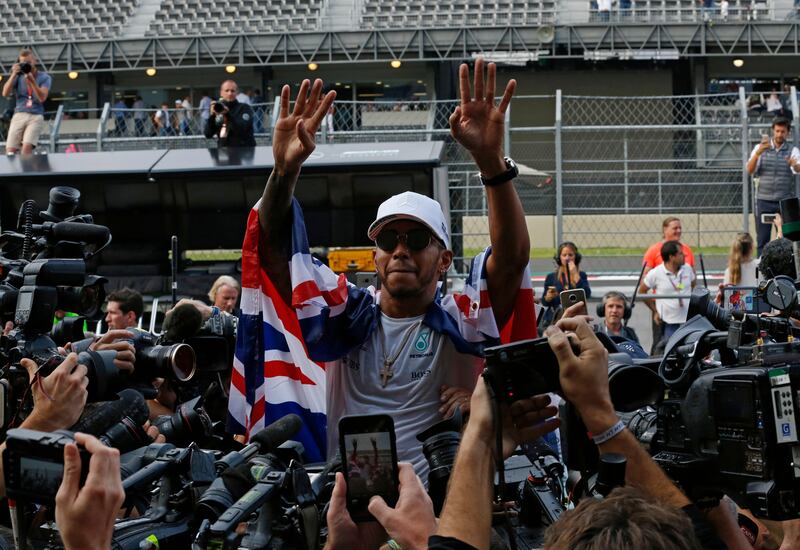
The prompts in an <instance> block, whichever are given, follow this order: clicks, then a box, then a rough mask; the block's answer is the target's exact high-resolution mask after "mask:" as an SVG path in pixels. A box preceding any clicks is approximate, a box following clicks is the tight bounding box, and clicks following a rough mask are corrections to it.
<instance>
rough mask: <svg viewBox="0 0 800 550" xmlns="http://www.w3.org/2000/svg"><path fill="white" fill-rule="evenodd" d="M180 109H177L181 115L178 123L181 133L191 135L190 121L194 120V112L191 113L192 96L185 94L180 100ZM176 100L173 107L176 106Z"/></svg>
mask: <svg viewBox="0 0 800 550" xmlns="http://www.w3.org/2000/svg"><path fill="white" fill-rule="evenodd" d="M180 105H181V110H180V111H178V112H179V113H180V116H181V121H180V124H179V125H178V126H179V128H180V131H181V135H183V136H190V135H192V121H193V120H194V113H192V96H190V95H186V96H185V97H184V98H183V100H182V101H181V102H180ZM177 106H178V105H177V102H176V105H175V107H177Z"/></svg>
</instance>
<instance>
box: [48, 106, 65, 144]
mask: <svg viewBox="0 0 800 550" xmlns="http://www.w3.org/2000/svg"><path fill="white" fill-rule="evenodd" d="M63 118H64V105H59V106H58V111H56V118H55V120H53V127H52V128H51V129H50V152H51V153H55V152H56V151H58V131H59V129H60V128H61V120H62V119H63Z"/></svg>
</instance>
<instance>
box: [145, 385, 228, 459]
mask: <svg viewBox="0 0 800 550" xmlns="http://www.w3.org/2000/svg"><path fill="white" fill-rule="evenodd" d="M202 399H203V397H202V396H200V397H195V398H194V399H192V400H191V401H187V402H186V403H183V404H182V405H181V406H180V407H178V410H177V411H176V412H175V413H173V414H171V415H169V416H166V415H165V416H160V417H158V418H157V419H156V420H154V421H153V425H154V426H156V427H158V431H159V432H161V434H162V435H163V436H164V437H165V438H166V440H167V441H168V442H169V443H172V444H173V445H176V446H178V447H185V446H186V445H188V444H189V443H191V442H193V441H195V442H201V441H203V440H204V439H205V438H207V437H210V436H211V435H212V434H213V431H214V427H213V423H212V422H211V418H210V417H209V416H208V413H207V412H206V411H205V409H203V406H202V405H203V401H202Z"/></svg>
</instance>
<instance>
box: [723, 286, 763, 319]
mask: <svg viewBox="0 0 800 550" xmlns="http://www.w3.org/2000/svg"><path fill="white" fill-rule="evenodd" d="M722 307H723V308H724V309H727V310H729V311H739V312H741V313H765V312H767V311H769V310H770V307H769V305H768V304H767V303H766V302H765V301H764V299H763V298H760V297H759V296H758V289H757V288H756V287H752V286H729V287H725V288H723V289H722Z"/></svg>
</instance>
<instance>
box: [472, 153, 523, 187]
mask: <svg viewBox="0 0 800 550" xmlns="http://www.w3.org/2000/svg"><path fill="white" fill-rule="evenodd" d="M503 160H504V161H505V163H506V171H505V172H503V173H502V174H498V175H497V176H495V177H493V178H489V179H486V178H484V177H483V174H478V177H480V178H481V183H482V184H483V185H484V186H485V187H494V186H495V185H500V184H501V183H505V182H507V181H511V180H513V179H514V178H516V177H517V176H518V175H519V168H517V163H516V162H514V161H513V160H511V158H510V157H503Z"/></svg>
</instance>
